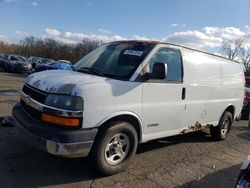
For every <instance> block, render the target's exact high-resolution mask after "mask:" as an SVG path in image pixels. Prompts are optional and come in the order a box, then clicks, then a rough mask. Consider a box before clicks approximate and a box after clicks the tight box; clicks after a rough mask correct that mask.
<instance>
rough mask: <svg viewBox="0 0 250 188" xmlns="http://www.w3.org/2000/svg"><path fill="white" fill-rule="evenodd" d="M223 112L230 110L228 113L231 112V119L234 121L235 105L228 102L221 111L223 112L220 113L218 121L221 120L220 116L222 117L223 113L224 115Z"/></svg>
mask: <svg viewBox="0 0 250 188" xmlns="http://www.w3.org/2000/svg"><path fill="white" fill-rule="evenodd" d="M225 112H230V113H231V114H232V117H233V121H234V116H235V106H234V105H233V104H229V105H228V106H227V107H226V108H225V110H224V111H223V113H222V114H221V116H220V119H219V121H220V120H221V118H222V117H223V115H224V113H225Z"/></svg>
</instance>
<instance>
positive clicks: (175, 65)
mask: <svg viewBox="0 0 250 188" xmlns="http://www.w3.org/2000/svg"><path fill="white" fill-rule="evenodd" d="M154 63H165V64H167V67H168V72H167V77H166V78H165V80H167V81H177V82H181V81H182V58H181V52H180V50H176V49H171V48H161V49H159V50H158V51H157V52H156V53H155V54H154V55H153V57H152V58H151V59H150V60H149V71H150V72H152V67H153V64H154Z"/></svg>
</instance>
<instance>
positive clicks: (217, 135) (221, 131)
mask: <svg viewBox="0 0 250 188" xmlns="http://www.w3.org/2000/svg"><path fill="white" fill-rule="evenodd" d="M232 122H233V116H232V114H231V113H230V112H227V111H226V112H225V113H224V114H223V116H222V118H221V120H220V122H219V125H218V126H215V127H214V126H211V127H210V134H211V136H212V138H213V139H214V140H217V141H221V140H225V139H226V138H227V136H228V133H229V131H230V129H231V126H232Z"/></svg>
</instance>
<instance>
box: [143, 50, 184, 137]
mask: <svg viewBox="0 0 250 188" xmlns="http://www.w3.org/2000/svg"><path fill="white" fill-rule="evenodd" d="M159 62H160V63H165V64H167V67H168V71H167V75H166V77H165V79H163V80H147V81H145V82H143V96H142V100H143V101H142V102H143V125H144V133H145V134H152V136H151V137H150V139H153V138H156V137H162V136H164V134H165V133H166V134H169V133H167V132H166V131H169V130H177V129H179V128H181V127H183V116H184V112H185V87H184V85H183V64H182V57H181V51H180V50H178V49H174V48H170V47H167V46H160V47H159V48H158V49H157V50H156V52H155V53H154V54H153V55H152V57H151V59H150V60H149V62H148V64H147V65H146V67H145V69H148V70H147V71H149V72H152V66H153V64H154V63H159ZM164 131H165V133H164ZM166 136H167V135H166Z"/></svg>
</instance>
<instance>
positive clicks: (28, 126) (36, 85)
mask: <svg viewBox="0 0 250 188" xmlns="http://www.w3.org/2000/svg"><path fill="white" fill-rule="evenodd" d="M243 95H244V74H243V68H242V66H241V65H240V64H239V63H237V62H234V61H232V60H229V59H226V58H223V57H219V56H217V55H212V54H209V53H205V52H201V51H197V50H194V49H190V48H187V47H183V46H179V45H174V44H168V43H161V42H154V41H153V42H151V41H119V42H111V43H108V44H104V45H102V46H100V47H98V48H97V49H95V50H94V51H92V52H91V53H89V54H88V55H87V56H85V57H83V58H82V59H81V60H80V61H79V62H77V63H76V64H75V65H74V67H73V70H72V71H65V70H53V71H45V72H41V73H35V74H32V75H30V76H29V77H27V78H26V81H25V84H24V86H23V89H22V92H21V100H20V102H19V103H18V104H16V105H15V106H14V107H13V117H14V119H15V124H16V127H18V129H19V130H20V131H22V134H23V136H24V137H25V138H27V140H28V141H29V142H30V143H31V144H32V145H33V146H34V147H35V148H37V149H40V150H42V151H46V152H48V153H51V154H54V155H58V156H65V157H82V156H88V155H90V156H91V158H92V159H93V161H94V164H95V165H96V167H97V169H98V170H99V171H100V172H102V173H104V174H114V173H118V172H120V171H121V170H123V169H124V168H125V167H126V166H127V164H128V162H129V160H130V159H131V157H132V156H133V155H134V154H135V152H136V149H137V145H138V143H143V142H147V141H149V140H153V139H157V138H162V137H167V136H172V135H178V134H183V133H186V132H190V131H196V130H199V129H201V128H202V127H204V126H210V130H211V135H212V137H213V138H214V139H216V140H224V139H225V138H226V137H227V135H228V133H229V131H230V128H231V126H232V123H233V120H234V119H235V118H236V117H237V116H239V114H240V112H241V107H242V103H243Z"/></svg>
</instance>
